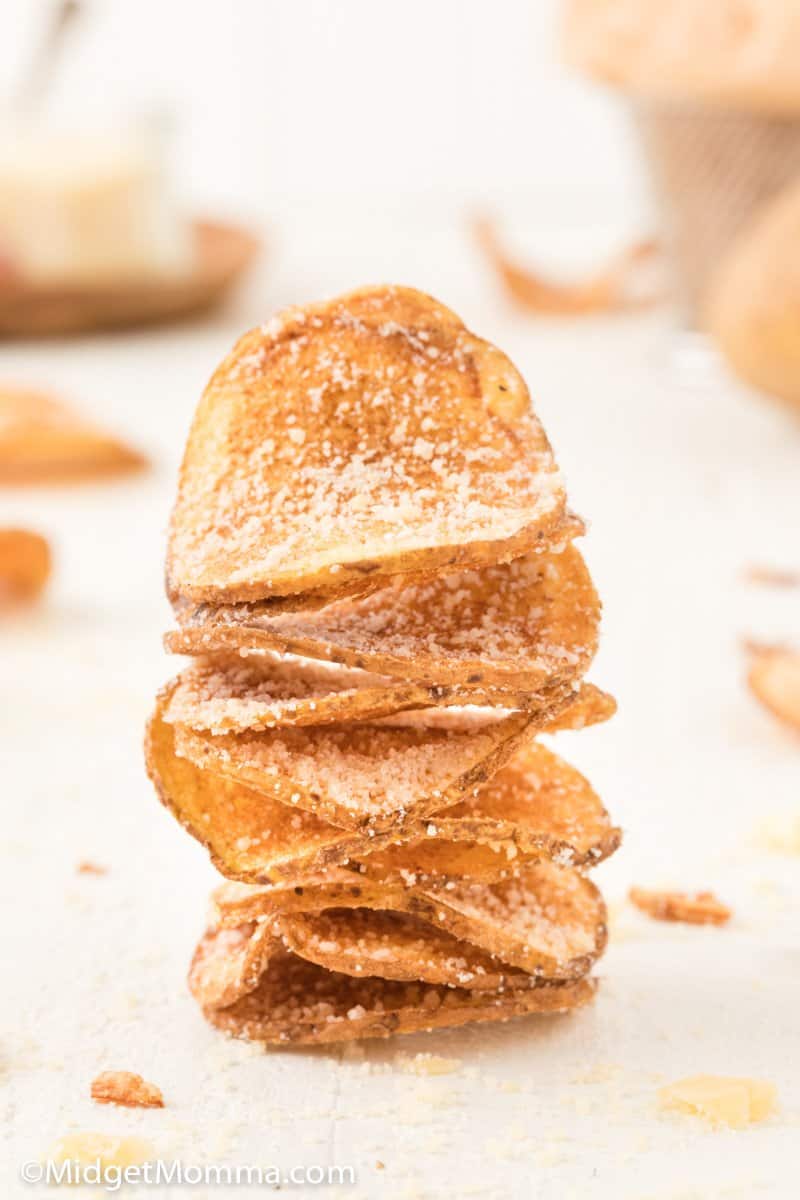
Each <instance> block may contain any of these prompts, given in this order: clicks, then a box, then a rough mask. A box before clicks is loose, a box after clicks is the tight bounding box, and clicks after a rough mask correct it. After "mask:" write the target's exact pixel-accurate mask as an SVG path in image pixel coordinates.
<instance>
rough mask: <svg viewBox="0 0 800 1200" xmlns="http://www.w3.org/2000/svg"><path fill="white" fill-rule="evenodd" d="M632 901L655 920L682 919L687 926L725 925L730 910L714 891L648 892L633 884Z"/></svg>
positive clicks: (728, 918) (630, 897)
mask: <svg viewBox="0 0 800 1200" xmlns="http://www.w3.org/2000/svg"><path fill="white" fill-rule="evenodd" d="M628 898H629V900H630V902H631V904H633V905H635V907H636V908H638V909H640V910H641V911H642V912H644V913H647V915H648V916H649V917H653V918H654V920H656V921H682V922H685V923H686V924H687V925H724V924H725V923H726V922H727V921H729V920H730V918H731V915H732V913H731V910H730V909H729V908H728V906H727V905H726V904H723V903H722V902H721V901H720V900H718V899H717V898H716V896H715V895H714V893H713V892H670V891H649V890H648V889H646V888H640V887H632V888H631V889H630V891H629V892H628Z"/></svg>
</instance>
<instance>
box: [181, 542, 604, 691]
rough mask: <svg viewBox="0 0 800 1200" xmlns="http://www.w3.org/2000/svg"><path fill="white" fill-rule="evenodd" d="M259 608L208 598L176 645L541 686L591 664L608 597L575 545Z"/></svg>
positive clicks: (435, 678)
mask: <svg viewBox="0 0 800 1200" xmlns="http://www.w3.org/2000/svg"><path fill="white" fill-rule="evenodd" d="M257 614H258V606H257V605H236V606H228V607H224V606H223V607H222V608H214V609H211V608H209V606H203V607H201V608H200V609H197V610H194V612H193V615H192V617H191V618H190V621H191V622H193V623H192V624H189V625H187V626H184V627H183V628H182V629H181V630H178V631H176V632H175V633H173V634H168V635H167V639H166V641H167V648H168V649H170V650H173V651H175V652H176V653H180V654H185V653H189V654H202V653H206V652H211V651H215V650H240V649H242V648H243V647H244V648H251V649H268V650H277V651H281V652H283V653H290V654H296V655H300V656H302V657H305V658H317V659H327V660H329V661H332V662H338V663H344V664H345V665H347V666H351V667H358V668H360V669H363V670H367V671H372V672H376V673H378V674H384V675H391V676H397V677H399V678H401V679H406V680H412V679H413V680H417V681H419V682H423V683H428V684H432V685H437V684H438V685H443V684H461V685H464V686H468V687H470V686H471V687H477V686H478V685H481V686H488V685H492V686H495V687H499V688H508V689H510V690H512V691H517V692H518V691H520V690H521V689H524V688H528V689H531V690H532V691H536V690H539V689H541V688H544V687H552V686H554V685H555V684H556V683H558V682H562V683H564V682H567V681H570V680H573V679H575V678H577V677H579V676H581V675H582V674H583V673H584V672H585V671H586V669H587V668H588V666H589V664H590V662H591V660H592V658H593V657H594V653H595V650H596V648H597V633H598V625H599V618H600V603H599V600H598V598H597V593H596V591H595V589H594V586H593V584H592V581H591V577H590V576H589V572H588V571H587V569H586V564H585V563H584V561H583V559H582V558H581V555H580V553H579V551H578V550H577V549H576V548H575V547H574V546H572V545H569V546H567V547H565V548H564V549H563V550H562V551H561V552H560V553H552V554H550V553H549V554H539V555H536V554H533V555H526V556H525V557H522V558H518V559H515V560H514V561H513V562H509V563H501V564H496V565H494V566H490V567H485V568H483V569H482V570H480V571H473V570H469V571H460V572H454V573H451V574H448V575H442V576H439V577H437V578H435V579H432V580H429V581H428V582H426V583H424V584H416V585H408V584H406V583H405V582H404V581H403V580H402V579H396V580H394V581H393V582H391V583H389V584H388V585H387V586H386V587H384V588H381V589H380V591H377V592H373V593H372V594H370V595H369V596H363V597H360V598H357V599H348V600H341V601H336V602H334V603H332V604H329V605H327V606H326V607H325V608H322V609H317V610H315V611H313V612H309V613H306V612H299V613H284V614H281V615H279V616H275V617H271V616H266V617H265V616H259V615H257ZM198 622H199V624H198Z"/></svg>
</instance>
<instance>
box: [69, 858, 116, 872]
mask: <svg viewBox="0 0 800 1200" xmlns="http://www.w3.org/2000/svg"><path fill="white" fill-rule="evenodd" d="M76 870H77V872H78V874H79V875H107V874H108V867H104V866H103V865H102V863H96V862H91V861H90V860H89V859H83V860H82V861H81V862H79V863H78V866H77V868H76Z"/></svg>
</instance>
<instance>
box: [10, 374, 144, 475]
mask: <svg viewBox="0 0 800 1200" xmlns="http://www.w3.org/2000/svg"><path fill="white" fill-rule="evenodd" d="M146 465H147V460H146V459H145V458H144V457H143V455H141V454H140V453H139V451H138V450H134V449H132V448H131V447H130V446H126V445H125V444H124V443H123V442H121V441H119V440H118V439H117V438H114V437H111V436H110V435H109V434H106V433H103V432H102V430H100V429H97V428H96V427H95V426H94V425H92V424H91V423H90V422H88V421H86V420H84V418H83V417H81V416H79V415H78V414H77V413H75V412H73V411H72V410H71V409H70V408H68V407H67V405H65V404H63V403H62V401H60V400H57V399H55V398H54V397H52V396H49V395H46V394H45V393H44V392H37V391H33V390H30V389H27V388H12V387H0V484H2V483H6V484H8V483H13V484H22V483H62V482H71V481H73V480H79V479H92V478H97V477H99V476H109V475H117V474H122V473H125V472H129V471H137V470H141V468H142V467H144V466H146Z"/></svg>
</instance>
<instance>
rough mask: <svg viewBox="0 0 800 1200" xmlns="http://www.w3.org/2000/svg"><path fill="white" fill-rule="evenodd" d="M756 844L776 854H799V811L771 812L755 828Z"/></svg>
mask: <svg viewBox="0 0 800 1200" xmlns="http://www.w3.org/2000/svg"><path fill="white" fill-rule="evenodd" d="M753 840H754V841H755V843H756V845H757V846H760V847H761V848H762V849H764V850H771V851H773V852H774V853H776V854H798V855H800V811H797V812H787V813H773V814H772V815H770V816H768V817H765V818H764V820H763V821H762V822H761V823H760V824H759V825H758V827H757V828H756V830H755V834H754V839H753Z"/></svg>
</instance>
